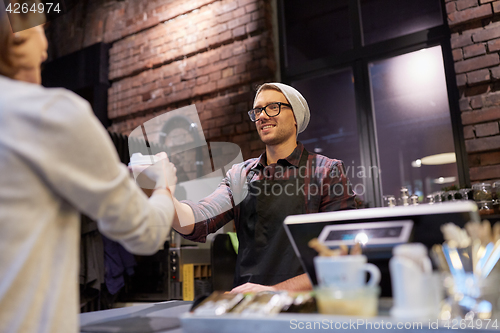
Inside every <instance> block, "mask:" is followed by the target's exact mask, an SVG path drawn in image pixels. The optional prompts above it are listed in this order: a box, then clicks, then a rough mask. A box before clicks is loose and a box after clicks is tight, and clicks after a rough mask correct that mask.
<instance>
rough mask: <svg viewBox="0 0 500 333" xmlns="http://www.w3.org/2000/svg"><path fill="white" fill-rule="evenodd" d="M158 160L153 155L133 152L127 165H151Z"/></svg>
mask: <svg viewBox="0 0 500 333" xmlns="http://www.w3.org/2000/svg"><path fill="white" fill-rule="evenodd" d="M158 161H159V158H158V157H156V156H154V155H142V154H141V153H134V154H132V156H131V157H130V163H129V164H128V165H129V166H133V165H151V164H155V163H156V162H158Z"/></svg>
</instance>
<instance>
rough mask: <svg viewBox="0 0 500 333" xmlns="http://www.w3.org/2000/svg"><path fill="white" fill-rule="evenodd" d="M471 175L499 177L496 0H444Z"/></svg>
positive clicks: (499, 84) (498, 14)
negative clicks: (450, 32)
mask: <svg viewBox="0 0 500 333" xmlns="http://www.w3.org/2000/svg"><path fill="white" fill-rule="evenodd" d="M446 11H447V14H448V24H449V26H450V28H451V31H452V35H451V47H452V49H453V59H454V61H455V72H456V74H457V85H458V88H459V91H460V110H461V112H462V124H463V125H464V136H465V147H466V149H467V153H468V155H469V166H470V170H469V174H470V178H471V181H473V182H478V181H487V180H494V179H499V178H500V130H499V120H500V81H499V79H500V66H499V65H500V58H499V53H498V51H499V50H500V22H499V20H500V1H498V0H497V1H495V0H446Z"/></svg>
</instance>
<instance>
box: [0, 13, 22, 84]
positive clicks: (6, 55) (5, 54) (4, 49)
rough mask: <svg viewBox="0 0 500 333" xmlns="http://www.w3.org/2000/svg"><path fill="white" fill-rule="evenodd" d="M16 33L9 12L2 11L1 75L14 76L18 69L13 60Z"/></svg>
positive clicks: (0, 37) (0, 14) (0, 36)
mask: <svg viewBox="0 0 500 333" xmlns="http://www.w3.org/2000/svg"><path fill="white" fill-rule="evenodd" d="M13 45H14V34H13V33H12V28H11V26H10V24H9V18H8V17H7V13H5V12H4V13H0V75H3V76H7V77H10V78H12V77H13V76H14V75H15V74H16V73H17V71H18V69H17V68H15V67H14V65H13V64H12V61H11V57H10V55H11V52H12V50H11V49H12V46H13Z"/></svg>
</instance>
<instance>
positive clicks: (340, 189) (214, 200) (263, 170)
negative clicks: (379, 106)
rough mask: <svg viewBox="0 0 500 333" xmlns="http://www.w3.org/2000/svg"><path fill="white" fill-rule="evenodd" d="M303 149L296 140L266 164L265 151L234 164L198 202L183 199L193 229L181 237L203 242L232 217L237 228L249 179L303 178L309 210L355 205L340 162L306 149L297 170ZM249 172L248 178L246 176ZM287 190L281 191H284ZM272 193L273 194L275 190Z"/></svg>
mask: <svg viewBox="0 0 500 333" xmlns="http://www.w3.org/2000/svg"><path fill="white" fill-rule="evenodd" d="M304 150H305V149H304V146H303V145H302V144H301V143H300V142H299V143H298V145H297V147H296V148H295V150H294V151H293V152H292V153H291V154H290V155H289V156H288V157H287V158H285V159H280V160H278V162H277V163H276V164H272V165H269V166H267V165H266V164H267V163H266V153H265V152H264V153H263V154H262V155H261V156H260V157H259V158H252V159H249V160H246V161H245V162H243V163H239V164H235V165H233V167H232V168H231V169H230V170H229V171H228V172H227V173H226V177H225V178H224V179H223V180H222V182H221V183H220V185H219V186H218V187H217V189H216V190H215V191H214V192H213V193H212V194H211V195H209V196H208V197H206V198H204V199H202V200H201V201H199V202H198V203H194V202H191V201H188V200H185V201H182V202H183V203H185V204H187V205H189V206H190V207H191V209H192V210H193V213H194V217H195V221H196V223H195V227H194V230H193V232H192V233H191V234H189V235H182V236H183V237H184V238H186V239H189V240H192V241H195V242H205V241H206V236H207V235H208V234H210V233H213V232H215V231H217V230H218V229H219V228H221V227H222V226H224V225H225V224H226V223H228V222H230V221H231V220H233V219H234V221H235V224H236V228H238V224H239V216H240V214H239V205H240V203H241V202H242V201H243V199H244V198H245V196H246V195H247V194H248V186H252V185H251V184H250V185H248V181H249V182H250V183H251V182H255V181H261V180H267V179H269V180H281V179H283V180H285V179H289V178H290V177H297V176H298V177H303V179H304V186H303V187H301V188H300V189H299V193H301V194H302V193H303V194H304V205H305V207H306V211H307V212H308V213H317V212H330V211H335V210H342V209H353V208H355V202H354V197H355V195H354V192H353V191H352V187H351V183H350V182H349V181H348V179H347V177H346V175H345V171H344V166H343V163H342V161H340V160H335V159H330V158H328V157H325V156H323V155H318V154H314V153H309V152H308V154H309V155H308V158H307V166H306V169H305V170H300V168H299V162H300V159H301V157H302V154H303V153H304ZM313 160H314V161H313ZM250 172H251V179H248V177H249V174H250ZM311 176H312V177H311ZM311 179H312V180H311ZM271 190H272V189H270V190H269V192H268V193H265V192H264V191H262V195H266V194H267V195H271V192H273V191H271ZM282 190H283V189H282ZM286 190H287V189H285V191H282V192H281V193H282V194H285V193H284V192H286ZM313 190H314V191H313ZM273 194H274V195H276V191H274V192H273Z"/></svg>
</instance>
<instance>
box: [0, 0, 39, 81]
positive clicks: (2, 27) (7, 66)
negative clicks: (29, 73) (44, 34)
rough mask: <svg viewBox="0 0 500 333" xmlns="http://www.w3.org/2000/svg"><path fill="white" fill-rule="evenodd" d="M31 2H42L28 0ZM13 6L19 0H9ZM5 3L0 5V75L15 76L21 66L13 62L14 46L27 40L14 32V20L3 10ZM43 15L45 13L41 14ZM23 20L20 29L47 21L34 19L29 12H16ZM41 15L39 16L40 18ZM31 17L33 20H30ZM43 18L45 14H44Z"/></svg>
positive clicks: (19, 23) (36, 3)
mask: <svg viewBox="0 0 500 333" xmlns="http://www.w3.org/2000/svg"><path fill="white" fill-rule="evenodd" d="M26 1H27V2H28V3H30V4H35V5H38V4H39V3H40V1H39V0H26ZM8 3H10V4H11V5H12V6H14V4H16V3H18V0H10V1H8ZM3 9H4V8H3V4H2V5H1V6H0V75H3V76H7V77H10V78H13V77H14V75H15V74H16V73H17V72H18V71H19V68H16V67H15V66H14V64H13V63H12V53H13V48H14V47H15V46H19V45H21V44H23V43H24V42H25V41H26V40H25V39H23V38H21V37H18V36H17V34H14V33H13V31H12V30H13V29H12V24H11V23H12V22H10V21H9V17H8V16H7V12H6V11H3ZM41 15H43V14H41ZM16 16H17V17H19V18H20V19H21V20H20V21H19V22H17V23H18V27H17V28H18V30H24V29H28V28H30V27H33V26H35V25H38V24H42V23H45V20H43V21H41V20H40V19H38V20H33V17H32V16H33V15H31V14H30V12H28V13H23V12H21V13H19V14H16ZM39 17H40V16H38V18H39ZM30 19H31V20H30ZM43 19H45V16H44V15H43Z"/></svg>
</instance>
